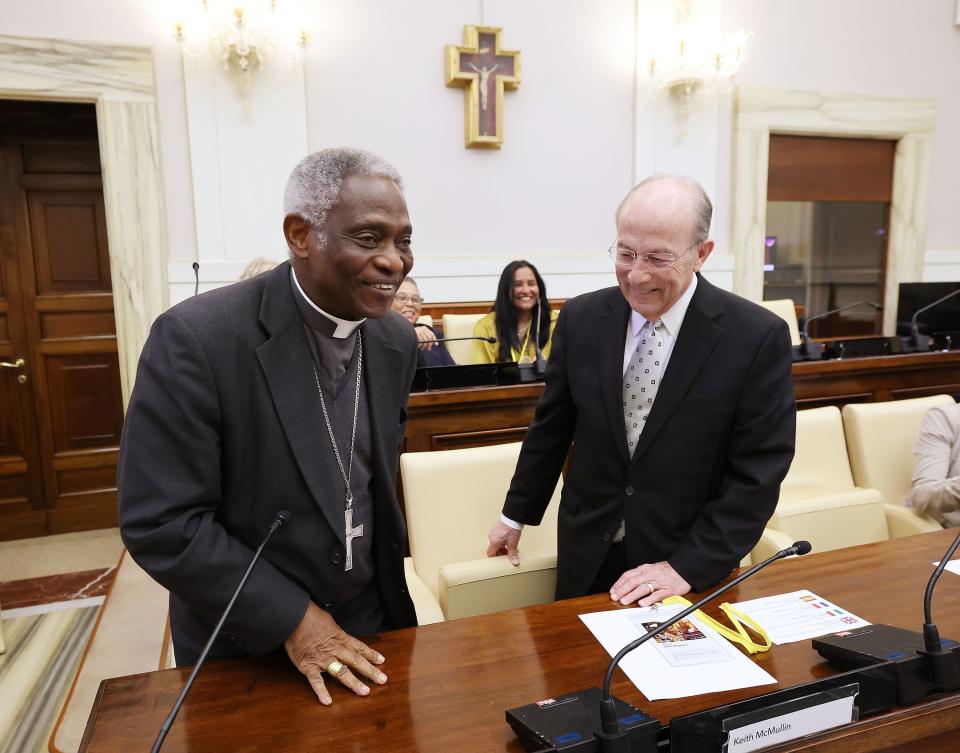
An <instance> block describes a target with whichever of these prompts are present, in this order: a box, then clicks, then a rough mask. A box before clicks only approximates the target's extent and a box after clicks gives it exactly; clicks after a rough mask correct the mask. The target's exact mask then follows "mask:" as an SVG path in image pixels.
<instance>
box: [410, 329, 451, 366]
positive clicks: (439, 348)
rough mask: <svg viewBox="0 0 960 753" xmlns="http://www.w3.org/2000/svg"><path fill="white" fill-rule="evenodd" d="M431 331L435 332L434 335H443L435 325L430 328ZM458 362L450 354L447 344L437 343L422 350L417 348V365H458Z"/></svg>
mask: <svg viewBox="0 0 960 753" xmlns="http://www.w3.org/2000/svg"><path fill="white" fill-rule="evenodd" d="M430 331H431V332H433V336H434V337H443V335H441V334H440V333H439V332H437V330H435V329H434V328H433V327H431V328H430ZM456 365H457V362H456V361H454V360H453V356H451V355H450V351H448V350H447V346H446V345H444V344H443V343H437V345H436V346H435V347H433V348H430V350H420V349H417V366H456Z"/></svg>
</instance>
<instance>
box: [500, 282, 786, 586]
mask: <svg viewBox="0 0 960 753" xmlns="http://www.w3.org/2000/svg"><path fill="white" fill-rule="evenodd" d="M629 316H630V308H629V305H628V304H627V302H626V300H624V298H623V295H622V294H621V293H620V291H619V289H617V288H608V289H606V290H600V291H597V292H595V293H588V294H587V295H583V296H580V297H578V298H574V299H573V300H571V301H568V302H567V303H566V304H565V305H564V307H563V309H562V310H561V312H560V320H559V322H558V324H557V329H556V332H555V333H554V336H553V352H552V353H551V355H550V360H549V362H548V365H547V373H546V387H545V388H544V392H543V395H542V397H541V398H540V401H539V403H538V404H537V411H536V417H535V419H534V422H533V424H532V425H531V426H530V430H529V432H528V434H527V437H526V439H525V440H524V443H523V449H522V451H521V453H520V458H519V461H518V463H517V470H516V473H515V475H514V477H513V481H512V483H511V485H510V491H509V492H508V494H507V499H506V504H505V505H504V510H503V512H504V514H505V515H506V516H507V517H509V518H512V519H513V520H516V521H518V522H522V523H530V524H537V523H539V522H540V520H541V518H542V516H543V512H544V510H545V508H546V505H547V502H548V500H549V499H550V495H551V494H552V492H553V489H554V486H555V485H556V482H557V477H558V475H559V474H560V470H561V468H562V466H563V462H564V459H565V457H566V455H567V451H568V450H569V449H570V443H571V442H573V449H572V452H571V453H570V465H569V469H568V473H567V477H566V480H565V482H564V487H563V494H562V498H561V502H560V511H559V520H558V526H559V530H558V563H557V598H568V597H571V596H579V595H582V594H584V593H587V591H588V590H589V588H590V586H591V584H592V583H593V580H594V577H595V576H596V574H597V571H598V569H599V567H600V564H601V563H602V562H603V560H604V557H605V556H606V554H607V550H608V549H609V547H610V542H611V540H612V537H613V534H614V533H615V532H616V530H617V528H618V526H619V524H620V521H621V519H623V520H625V521H626V531H627V536H626V546H627V550H626V551H627V559H628V563H630V566H631V567H636V566H637V565H639V564H641V563H644V562H659V561H662V560H666V561H667V562H669V563H670V564H671V565H672V566H673V568H674V569H675V570H676V571H677V572H678V573H679V574H680V575H681V576H682V577H683V578H684V579H685V580H687V582H689V583H690V584H691V585H692V586H693V588H694V589H695V590H702V589H704V588H707V587H709V586H710V585H711V584H713V583H715V582H716V581H718V580H720V579H721V578H723V577H724V576H725V575H727V574H728V573H729V572H730V571H731V570H732V569H733V568H735V567H736V566H737V565H738V563H739V561H740V559H741V558H742V557H743V555H744V554H746V553H747V552H748V551H749V550H750V549H751V548H752V547H753V545H754V544H755V543H756V541H757V540H758V539H759V537H760V534H761V532H762V531H763V527H764V524H765V523H766V522H767V520H769V518H770V515H771V514H772V513H773V510H774V507H775V506H776V502H777V497H778V495H779V489H780V482H781V481H782V480H783V477H784V476H785V475H786V473H787V469H788V468H789V466H790V462H791V460H792V458H793V445H794V434H795V420H796V410H795V404H794V398H793V380H792V376H791V370H790V365H791V354H790V337H789V335H788V332H787V326H786V323H785V322H784V321H783V320H782V319H780V318H779V317H777V316H775V315H773V314H771V313H770V312H769V311H767V310H766V309H764V308H762V307H760V306H757V305H756V304H754V303H750V302H748V301H746V300H744V299H742V298H739V297H737V296H735V295H732V294H731V293H727V292H724V291H722V290H720V289H718V288H716V287H714V286H713V285H711V284H710V283H708V282H707V281H706V280H704V279H703V278H700V279H699V281H698V284H697V289H696V291H695V293H694V295H693V298H692V300H691V302H690V306H689V308H688V309H687V313H686V316H685V318H684V321H683V326H682V327H681V329H680V333H679V335H678V336H677V340H676V343H675V345H674V349H673V353H672V354H671V356H670V361H669V362H668V364H667V370H666V372H665V373H664V375H663V378H662V380H661V385H660V389H659V391H658V393H657V397H656V400H655V401H654V404H653V408H652V410H651V412H650V415H649V417H648V419H647V423H646V426H645V427H644V430H643V433H642V434H641V435H640V442H639V444H638V446H637V449H636V452H635V453H634V456H633V459H632V460H631V459H630V456H629V454H628V451H627V443H626V430H625V428H624V421H623V402H622V400H623V398H622V394H623V376H622V375H623V357H624V345H625V336H626V331H627V320H628V318H629ZM521 552H522V541H521Z"/></svg>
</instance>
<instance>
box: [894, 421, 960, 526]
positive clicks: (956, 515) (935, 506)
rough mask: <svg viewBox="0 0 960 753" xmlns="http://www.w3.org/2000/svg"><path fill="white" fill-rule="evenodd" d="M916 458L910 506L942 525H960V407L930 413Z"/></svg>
mask: <svg viewBox="0 0 960 753" xmlns="http://www.w3.org/2000/svg"><path fill="white" fill-rule="evenodd" d="M913 458H914V460H913V490H912V491H911V492H910V496H909V497H907V500H906V503H905V504H906V506H907V507H912V508H913V509H914V510H916V511H917V512H918V513H920V514H921V515H929V516H930V517H931V518H933V519H934V520H936V521H937V522H938V523H940V524H941V525H945V526H952V527H956V526H960V405H938V406H936V407H934V408H931V409H930V410H929V411H927V415H926V416H924V418H923V423H922V424H921V425H920V435H919V436H918V437H917V443H916V444H915V445H914V447H913Z"/></svg>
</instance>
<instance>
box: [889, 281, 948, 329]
mask: <svg viewBox="0 0 960 753" xmlns="http://www.w3.org/2000/svg"><path fill="white" fill-rule="evenodd" d="M958 289H960V282H901V283H900V293H899V295H898V296H897V334H898V335H909V334H910V320H911V319H912V318H913V315H914V314H915V313H916V312H917V311H919V310H920V309H922V308H923V307H924V306H927V305H929V304H931V303H933V302H934V301H935V300H937V299H938V298H943V296H945V295H947V294H948V293H952V292H953V291H954V290H958ZM917 328H918V329H919V331H920V334H921V335H933V334H935V333H937V332H957V331H960V295H956V296H954V297H953V298H950V299H949V300H946V301H944V302H943V303H941V304H940V305H939V306H935V307H934V308H932V309H930V310H929V311H925V312H924V313H922V314H920V318H919V319H918V320H917Z"/></svg>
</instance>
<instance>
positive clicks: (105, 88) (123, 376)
mask: <svg viewBox="0 0 960 753" xmlns="http://www.w3.org/2000/svg"><path fill="white" fill-rule="evenodd" d="M0 97H16V98H20V99H23V98H27V99H49V100H72V101H87V102H93V103H95V104H96V108H97V130H98V133H99V140H100V162H101V166H102V170H103V199H104V206H105V210H106V216H107V242H108V246H109V250H110V274H111V277H112V279H113V306H114V316H115V317H116V322H117V350H118V352H119V360H120V384H121V389H122V392H123V403H124V406H126V404H127V400H128V399H129V397H130V390H131V389H132V388H133V380H134V377H135V376H136V369H137V362H138V360H139V358H140V350H141V349H142V348H143V343H144V342H145V340H146V338H147V334H148V333H149V331H150V325H151V324H152V323H153V320H154V319H155V318H156V317H157V316H158V315H159V314H160V312H162V311H163V310H164V309H165V308H166V302H167V285H166V267H165V264H164V262H165V260H166V259H167V255H168V251H167V248H168V243H167V222H166V210H165V208H164V201H163V191H162V180H161V168H160V144H159V137H158V128H157V106H156V98H155V94H154V82H153V57H152V55H151V52H150V50H149V48H146V47H131V46H128V45H110V44H99V43H93V42H73V41H66V40H59V39H38V38H27V37H13V36H0Z"/></svg>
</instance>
